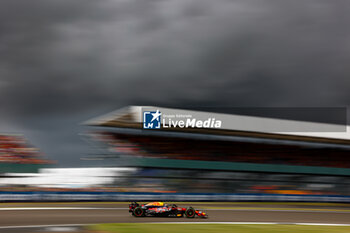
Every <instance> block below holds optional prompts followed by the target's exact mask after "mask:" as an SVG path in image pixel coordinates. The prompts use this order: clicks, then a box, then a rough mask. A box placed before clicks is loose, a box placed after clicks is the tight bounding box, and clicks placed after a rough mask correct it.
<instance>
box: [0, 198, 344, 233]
mask: <svg viewBox="0 0 350 233" xmlns="http://www.w3.org/2000/svg"><path fill="white" fill-rule="evenodd" d="M178 206H181V207H188V206H192V207H194V208H195V209H201V210H204V211H205V212H206V213H208V215H209V218H208V219H200V218H195V219H187V218H159V217H143V218H136V217H133V216H131V215H130V213H128V209H127V208H128V204H127V203H11V204H4V203H2V204H0V232H1V233H14V232H23V233H25V232H59V229H60V228H57V227H56V228H52V227H51V228H50V227H47V226H45V225H49V226H55V225H66V224H78V225H80V224H81V225H85V224H96V223H144V222H278V223H287V224H288V223H331V224H350V205H348V204H329V205H327V204H293V203H292V204H284V203H280V204H273V203H272V204H264V203H184V204H178ZM43 225H44V226H43ZM35 226H42V227H35ZM74 227H75V226H71V228H72V229H71V231H69V232H74V231H75V230H74V229H75V228H74ZM52 229H53V230H52ZM55 229H56V230H57V231H55ZM77 229H78V228H77ZM68 230H69V229H68Z"/></svg>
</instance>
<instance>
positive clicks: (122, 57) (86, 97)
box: [0, 0, 350, 166]
mask: <svg viewBox="0 0 350 233" xmlns="http://www.w3.org/2000/svg"><path fill="white" fill-rule="evenodd" d="M349 10H350V2H349V1H347V0H339V1H331V0H307V1H299V2H298V1H292V0H287V1H279V0H216V1H213V0H162V1H160V0H159V1H158V0H106V1H105V0H101V1H96V0H74V1H72V0H31V1H25V0H19V1H13V0H2V1H1V2H0V107H1V108H0V109H1V112H0V132H22V133H24V134H25V135H26V136H27V137H28V138H29V139H30V140H31V141H32V142H33V144H35V145H36V146H38V147H40V148H41V149H42V150H43V151H44V152H45V153H46V154H47V155H48V156H49V157H50V158H53V159H56V160H59V162H60V163H61V165H63V166H77V165H80V162H79V160H78V158H79V157H81V156H83V155H85V154H86V153H87V152H88V150H87V149H86V145H85V143H84V142H83V141H82V140H81V139H80V138H79V136H78V135H77V134H78V133H79V132H82V131H84V127H81V126H79V125H78V124H79V123H80V122H82V121H85V120H87V119H89V118H91V117H94V116H98V115H101V114H104V113H106V112H109V111H112V110H114V109H117V108H119V107H122V106H125V105H131V104H138V105H163V106H170V107H171V106H176V107H181V106H218V105H220V106H236V107H245V106H253V107H276V106H277V107H278V106H293V107H300V106H307V107H310V106H311V107H312V106H315V107H321V106H327V107H329V106H348V105H349V104H350V103H349V102H350V95H349V91H348V90H349V86H350V78H349V77H350V66H349V61H350V28H349V25H350V14H348V12H349Z"/></svg>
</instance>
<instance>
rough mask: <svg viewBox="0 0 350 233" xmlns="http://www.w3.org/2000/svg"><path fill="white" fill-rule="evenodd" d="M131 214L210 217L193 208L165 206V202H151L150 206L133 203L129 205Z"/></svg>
mask: <svg viewBox="0 0 350 233" xmlns="http://www.w3.org/2000/svg"><path fill="white" fill-rule="evenodd" d="M129 212H130V213H131V214H132V215H133V216H135V217H146V216H157V217H183V216H185V217H187V218H194V217H195V216H198V217H200V218H208V215H207V214H206V213H205V212H203V211H201V210H195V209H194V208H192V207H188V208H181V207H178V206H177V205H175V204H165V203H163V202H151V203H148V204H138V203H137V202H132V203H131V204H130V205H129Z"/></svg>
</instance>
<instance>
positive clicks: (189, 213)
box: [185, 207, 196, 218]
mask: <svg viewBox="0 0 350 233" xmlns="http://www.w3.org/2000/svg"><path fill="white" fill-rule="evenodd" d="M195 215H196V211H195V210H194V209H193V208H192V207H190V208H188V209H187V210H186V211H185V216H186V218H194V216H195Z"/></svg>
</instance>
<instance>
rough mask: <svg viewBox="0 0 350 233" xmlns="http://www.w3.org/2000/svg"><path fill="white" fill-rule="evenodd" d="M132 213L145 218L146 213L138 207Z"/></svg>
mask: <svg viewBox="0 0 350 233" xmlns="http://www.w3.org/2000/svg"><path fill="white" fill-rule="evenodd" d="M132 213H133V215H134V216H135V217H143V216H145V211H144V210H143V209H142V208H141V207H136V208H135V209H134V211H133V212H132Z"/></svg>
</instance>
